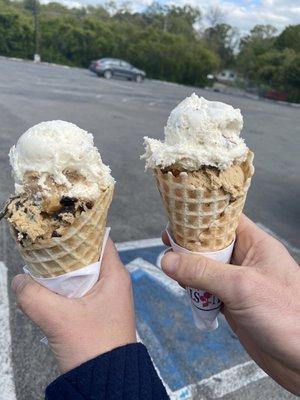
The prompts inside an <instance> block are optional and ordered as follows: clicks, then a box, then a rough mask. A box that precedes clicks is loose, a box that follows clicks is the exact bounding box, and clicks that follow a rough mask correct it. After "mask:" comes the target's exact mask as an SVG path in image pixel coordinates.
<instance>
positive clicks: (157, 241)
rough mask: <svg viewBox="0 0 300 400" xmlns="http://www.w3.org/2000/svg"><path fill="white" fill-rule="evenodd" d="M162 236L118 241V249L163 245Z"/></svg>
mask: <svg viewBox="0 0 300 400" xmlns="http://www.w3.org/2000/svg"><path fill="white" fill-rule="evenodd" d="M163 245H164V244H163V242H162V240H161V238H154V239H142V240H132V241H129V242H121V243H116V247H117V249H118V251H126V250H134V249H141V248H142V247H155V246H163Z"/></svg>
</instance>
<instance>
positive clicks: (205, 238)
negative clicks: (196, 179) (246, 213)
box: [154, 151, 254, 252]
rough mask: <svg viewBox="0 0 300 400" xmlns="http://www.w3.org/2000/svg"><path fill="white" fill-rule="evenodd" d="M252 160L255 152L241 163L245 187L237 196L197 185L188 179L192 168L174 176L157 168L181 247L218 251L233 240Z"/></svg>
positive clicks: (248, 182) (202, 250)
mask: <svg viewBox="0 0 300 400" xmlns="http://www.w3.org/2000/svg"><path fill="white" fill-rule="evenodd" d="M252 161H253V153H252V152H251V151H249V152H248V157H247V159H246V161H245V162H244V163H242V164H241V165H242V169H243V171H244V186H243V189H242V191H240V192H239V194H238V195H237V196H236V197H233V196H232V194H230V193H226V191H224V189H223V188H220V189H218V190H208V189H207V188H203V187H196V186H195V185H193V184H192V183H191V181H190V179H189V174H190V173H191V172H189V171H187V172H180V173H179V175H176V176H175V175H174V174H173V173H172V172H171V171H168V172H163V171H162V170H161V169H160V168H158V167H156V168H154V174H155V178H156V183H157V187H158V190H159V192H160V194H161V197H162V200H163V203H164V206H165V210H166V213H167V216H168V219H169V222H170V228H171V230H172V233H173V235H174V238H175V240H176V242H177V243H178V244H179V245H180V246H182V247H184V248H185V249H188V250H190V251H194V252H206V251H216V250H220V249H223V248H225V247H227V246H228V245H229V244H230V243H231V242H232V241H233V240H234V236H235V231H236V228H237V225H238V221H239V217H240V215H241V213H242V210H243V207H244V204H245V200H246V196H247V191H248V188H249V186H250V183H251V177H252V175H253V173H254V167H253V163H252ZM193 174H195V172H193Z"/></svg>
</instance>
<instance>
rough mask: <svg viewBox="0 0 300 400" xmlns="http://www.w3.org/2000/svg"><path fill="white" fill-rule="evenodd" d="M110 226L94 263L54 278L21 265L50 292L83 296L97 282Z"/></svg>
mask: <svg viewBox="0 0 300 400" xmlns="http://www.w3.org/2000/svg"><path fill="white" fill-rule="evenodd" d="M109 232H110V228H106V229H105V234H104V238H103V244H102V250H101V254H100V259H99V261H97V262H96V263H94V264H90V265H87V266H86V267H83V268H80V269H77V270H76V271H73V272H68V273H66V274H63V275H60V276H56V277H54V278H41V277H37V276H34V275H32V274H31V273H30V272H29V270H28V269H27V268H26V265H25V267H23V270H24V272H25V273H26V274H29V275H30V276H31V277H32V278H33V279H34V280H35V281H37V282H38V283H39V284H41V285H42V286H45V287H46V288H47V289H50V290H52V292H55V293H58V294H60V295H62V296H65V297H70V298H71V297H72V298H78V297H82V296H84V295H85V294H86V293H87V292H88V291H89V290H90V289H91V288H92V287H93V286H94V285H95V283H96V282H97V280H98V278H99V274H100V267H101V262H102V258H103V254H104V250H105V247H106V243H107V239H108V237H109ZM41 343H43V344H45V345H47V344H48V340H47V338H46V337H43V338H42V339H41Z"/></svg>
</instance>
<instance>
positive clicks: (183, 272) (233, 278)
mask: <svg viewBox="0 0 300 400" xmlns="http://www.w3.org/2000/svg"><path fill="white" fill-rule="evenodd" d="M161 266H162V269H163V271H164V272H165V273H166V274H167V275H168V276H170V277H171V278H173V279H175V280H176V281H178V282H180V283H182V284H183V285H184V286H189V287H192V288H195V289H202V290H207V291H209V292H210V293H212V294H214V295H216V296H218V297H219V298H220V299H221V300H223V301H224V302H226V301H230V300H231V299H232V297H233V296H234V292H235V290H234V288H235V287H236V285H237V282H238V280H239V279H240V277H241V274H243V273H244V270H245V268H244V267H237V266H235V265H231V264H223V263H221V262H219V261H215V260H212V259H210V258H207V257H204V256H201V255H189V254H178V253H173V252H169V253H166V254H165V255H164V256H163V258H162V261H161Z"/></svg>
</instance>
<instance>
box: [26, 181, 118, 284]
mask: <svg viewBox="0 0 300 400" xmlns="http://www.w3.org/2000/svg"><path fill="white" fill-rule="evenodd" d="M113 190H114V188H113V186H111V187H109V188H107V189H106V191H105V192H103V193H102V194H101V196H100V197H99V198H98V200H97V202H96V203H95V204H94V206H93V208H92V209H90V210H87V211H85V212H83V213H81V214H80V215H79V216H78V217H76V219H75V221H74V223H73V224H72V225H71V226H70V227H69V228H68V230H67V232H66V233H65V234H64V235H63V236H62V237H60V238H57V237H54V238H51V239H50V240H47V241H43V242H40V243H37V244H34V245H31V246H26V247H22V246H21V245H19V251H20V253H21V255H22V257H23V259H24V260H25V262H26V265H27V268H28V269H29V271H30V272H31V273H32V275H34V276H36V277H44V278H50V277H55V276H59V275H62V274H65V273H67V272H71V271H75V270H77V269H79V268H82V267H84V266H86V265H89V264H93V263H94V262H97V261H98V260H99V257H100V253H101V247H102V242H103V237H104V233H105V226H106V218H107V212H108V209H109V206H110V203H111V201H112V196H113Z"/></svg>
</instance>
